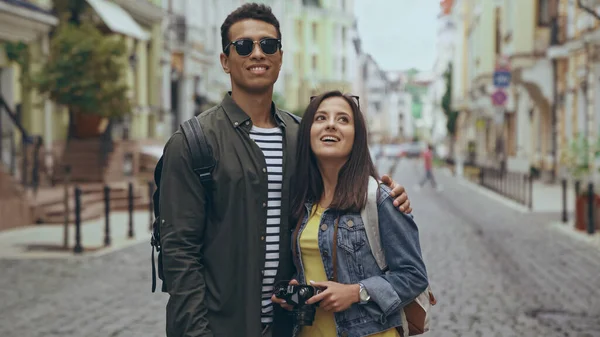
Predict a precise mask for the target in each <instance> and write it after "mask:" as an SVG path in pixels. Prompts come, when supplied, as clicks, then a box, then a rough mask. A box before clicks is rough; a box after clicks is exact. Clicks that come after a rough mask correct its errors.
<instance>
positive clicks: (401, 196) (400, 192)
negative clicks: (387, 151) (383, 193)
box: [381, 174, 412, 214]
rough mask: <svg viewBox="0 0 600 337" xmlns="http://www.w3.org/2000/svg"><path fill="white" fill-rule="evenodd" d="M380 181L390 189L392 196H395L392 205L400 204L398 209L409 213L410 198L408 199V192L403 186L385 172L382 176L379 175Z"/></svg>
mask: <svg viewBox="0 0 600 337" xmlns="http://www.w3.org/2000/svg"><path fill="white" fill-rule="evenodd" d="M381 181H382V182H383V183H384V184H385V185H386V186H387V187H389V188H390V189H391V190H392V192H391V193H390V195H391V196H392V198H396V199H394V206H396V207H398V206H400V207H398V209H399V210H400V212H402V213H405V214H409V213H410V212H412V208H411V207H410V200H408V194H406V190H405V189H404V186H402V185H400V184H396V182H395V181H394V180H393V179H392V178H391V177H390V176H389V175H387V174H384V175H383V177H381Z"/></svg>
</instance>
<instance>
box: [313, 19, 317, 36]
mask: <svg viewBox="0 0 600 337" xmlns="http://www.w3.org/2000/svg"><path fill="white" fill-rule="evenodd" d="M312 38H313V40H316V39H317V23H316V22H313V23H312Z"/></svg>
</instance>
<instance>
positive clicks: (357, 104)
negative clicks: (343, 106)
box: [310, 95, 360, 110]
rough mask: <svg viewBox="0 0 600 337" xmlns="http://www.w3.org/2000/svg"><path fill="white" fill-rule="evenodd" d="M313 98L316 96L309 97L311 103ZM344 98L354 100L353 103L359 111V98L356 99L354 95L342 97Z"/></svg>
mask: <svg viewBox="0 0 600 337" xmlns="http://www.w3.org/2000/svg"><path fill="white" fill-rule="evenodd" d="M315 97H317V96H310V101H311V102H312V100H313V99H315ZM344 97H350V98H352V99H353V100H354V103H356V106H357V107H358V109H359V110H360V97H358V96H356V95H344Z"/></svg>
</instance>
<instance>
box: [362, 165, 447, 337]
mask: <svg viewBox="0 0 600 337" xmlns="http://www.w3.org/2000/svg"><path fill="white" fill-rule="evenodd" d="M378 192H379V182H378V181H377V180H376V179H375V178H373V177H370V179H369V192H368V195H367V205H366V207H365V208H364V209H363V210H362V211H361V212H360V216H361V218H362V220H363V223H364V224H365V231H366V232H367V239H368V241H369V246H371V252H372V253H373V256H374V257H375V261H377V265H378V266H379V268H380V269H381V270H387V269H388V266H387V263H386V262H385V255H384V253H383V249H382V247H381V239H380V237H379V217H378V215H377V196H378ZM435 304H436V299H435V297H434V296H433V292H432V291H431V287H430V286H428V287H427V289H425V291H424V292H422V293H421V294H419V296H417V298H415V299H414V301H412V302H410V303H409V304H407V305H406V306H405V307H404V308H403V309H402V311H401V313H400V315H401V316H402V328H398V332H399V333H400V335H401V336H402V337H406V336H415V335H421V334H423V333H425V332H427V331H429V324H430V323H429V322H430V312H429V311H430V309H431V307H432V306H434V305H435Z"/></svg>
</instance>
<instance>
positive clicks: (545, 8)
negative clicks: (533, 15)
mask: <svg viewBox="0 0 600 337" xmlns="http://www.w3.org/2000/svg"><path fill="white" fill-rule="evenodd" d="M550 1H551V0H538V8H537V9H538V26H549V25H550V19H551V16H552V15H551V14H552V13H551V10H550Z"/></svg>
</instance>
